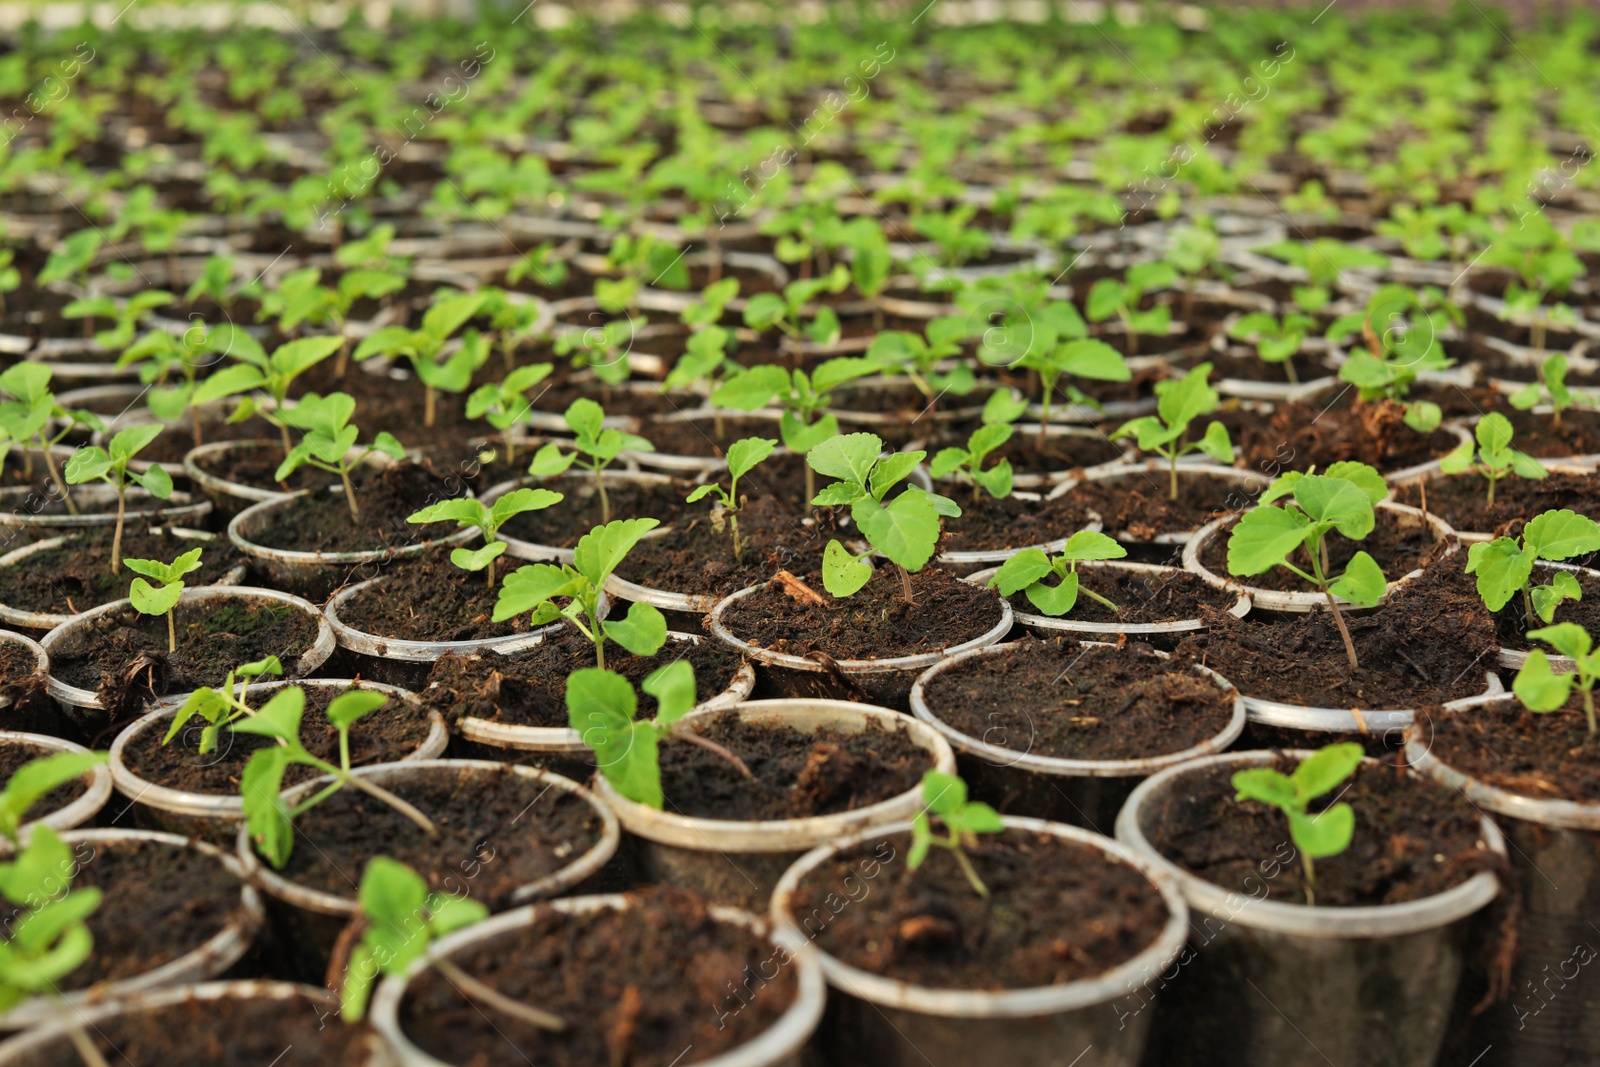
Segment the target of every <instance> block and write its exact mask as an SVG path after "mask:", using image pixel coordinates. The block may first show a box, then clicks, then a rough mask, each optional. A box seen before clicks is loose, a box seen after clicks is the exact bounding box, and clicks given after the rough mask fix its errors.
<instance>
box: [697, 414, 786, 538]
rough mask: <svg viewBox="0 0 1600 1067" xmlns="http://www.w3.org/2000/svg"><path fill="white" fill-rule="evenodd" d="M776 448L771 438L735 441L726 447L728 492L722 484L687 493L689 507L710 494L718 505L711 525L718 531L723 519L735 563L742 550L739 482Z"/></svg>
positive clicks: (750, 438)
mask: <svg viewBox="0 0 1600 1067" xmlns="http://www.w3.org/2000/svg"><path fill="white" fill-rule="evenodd" d="M777 447H778V442H777V441H775V440H773V439H772V438H770V437H746V438H744V439H742V440H739V441H735V442H734V443H733V444H731V445H729V446H728V456H727V459H728V488H727V489H723V488H722V486H721V484H719V483H716V482H712V483H711V484H709V485H697V486H695V487H694V489H693V490H692V491H691V492H690V493H689V497H688V503H690V504H693V503H695V502H696V501H698V500H704V499H705V498H706V497H708V496H710V495H712V494H713V493H715V494H716V496H717V502H716V503H715V504H714V505H713V506H712V509H711V522H712V524H713V525H714V526H715V527H716V529H717V530H718V531H721V529H722V526H723V520H724V518H726V520H727V525H728V530H729V532H730V534H731V535H732V537H733V558H734V559H736V560H737V559H738V558H739V555H740V553H741V551H742V549H743V546H742V545H740V544H739V509H740V508H741V507H742V506H743V502H742V501H741V500H740V499H739V479H740V478H743V477H744V476H745V475H746V474H749V473H750V471H751V470H753V469H754V468H755V466H756V464H758V463H760V462H761V461H762V460H764V459H766V458H767V457H768V456H770V455H772V453H773V450H774V449H776V448H777Z"/></svg>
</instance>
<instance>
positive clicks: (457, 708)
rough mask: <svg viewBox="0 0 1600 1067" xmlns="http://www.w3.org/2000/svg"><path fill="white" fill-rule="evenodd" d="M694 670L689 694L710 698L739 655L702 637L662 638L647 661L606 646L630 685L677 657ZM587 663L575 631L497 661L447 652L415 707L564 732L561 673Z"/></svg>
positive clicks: (643, 704)
mask: <svg viewBox="0 0 1600 1067" xmlns="http://www.w3.org/2000/svg"><path fill="white" fill-rule="evenodd" d="M680 658H681V659H687V660H688V661H689V663H690V665H692V666H693V667H694V682H695V690H696V695H697V696H698V697H699V699H700V700H710V699H711V698H712V697H714V696H716V695H717V694H718V693H721V692H722V691H723V690H725V689H727V688H728V686H729V685H730V684H731V683H732V681H733V676H734V674H735V673H736V672H737V671H738V670H739V667H740V665H741V664H742V663H743V662H744V657H742V656H740V655H739V653H737V652H735V651H734V650H733V649H731V648H729V647H728V646H727V645H724V644H723V643H722V642H720V641H709V640H703V641H700V642H699V643H697V644H693V645H690V646H688V650H687V651H685V646H684V645H681V644H679V643H677V642H671V641H669V642H668V643H667V644H666V645H663V646H662V648H661V651H660V652H658V653H656V654H655V655H654V656H635V655H633V654H632V653H630V652H628V651H627V650H626V649H623V648H622V647H621V646H619V645H616V644H609V645H607V646H606V669H607V670H612V671H616V672H617V673H619V674H621V675H622V676H623V677H624V678H627V679H628V680H629V681H630V682H633V683H634V685H635V686H637V685H638V683H639V682H640V681H642V680H643V679H644V677H645V675H647V674H649V673H650V672H651V671H653V670H655V669H656V668H657V667H662V666H665V665H666V664H668V663H671V662H673V661H674V660H676V659H680ZM593 666H594V645H593V644H591V643H590V641H589V639H588V638H586V637H584V636H583V635H582V634H579V633H577V632H576V631H574V630H571V629H566V630H560V631H557V632H556V633H554V634H551V635H550V636H549V637H548V638H546V639H545V640H544V641H543V642H541V643H540V644H538V645H535V646H534V647H533V648H530V649H528V650H526V651H524V652H518V653H516V654H515V655H510V656H503V655H501V654H500V653H498V652H487V653H484V654H482V655H477V656H457V655H455V654H453V653H452V654H448V655H445V656H442V657H440V659H439V662H438V663H436V664H435V665H434V668H433V673H432V674H430V675H428V685H427V688H426V689H424V690H423V692H422V694H421V696H422V702H423V705H424V706H425V707H427V708H430V709H433V710H436V711H438V712H439V713H440V714H442V715H444V717H445V719H446V720H447V721H449V722H450V723H451V724H452V725H453V724H455V723H457V722H459V721H460V720H462V719H465V718H478V719H488V720H490V721H492V722H504V723H511V724H514V725H517V726H543V727H552V726H554V727H565V726H567V725H568V722H567V698H566V693H567V675H569V674H571V673H572V672H573V671H575V670H578V669H579V668H581V667H593ZM654 707H655V697H652V696H650V695H649V694H648V693H644V692H640V693H639V712H640V714H641V715H644V716H645V717H647V718H648V717H650V716H651V715H653V714H655V713H654V711H652V710H651V709H653V708H654Z"/></svg>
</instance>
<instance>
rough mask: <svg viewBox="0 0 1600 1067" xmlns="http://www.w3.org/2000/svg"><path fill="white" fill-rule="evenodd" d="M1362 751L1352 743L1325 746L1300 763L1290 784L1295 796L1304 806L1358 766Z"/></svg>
mask: <svg viewBox="0 0 1600 1067" xmlns="http://www.w3.org/2000/svg"><path fill="white" fill-rule="evenodd" d="M1365 755H1366V752H1365V750H1364V749H1363V748H1362V747H1361V746H1360V745H1358V744H1356V743H1355V742H1353V741H1346V742H1344V743H1342V744H1335V745H1325V746H1324V747H1322V748H1320V749H1318V750H1317V751H1316V752H1313V753H1312V754H1311V755H1309V756H1307V757H1306V758H1305V759H1303V760H1301V761H1300V765H1299V766H1298V767H1296V768H1295V770H1294V774H1292V775H1291V776H1290V781H1291V782H1292V783H1293V784H1294V791H1295V796H1296V797H1297V798H1298V799H1299V800H1300V802H1301V804H1302V805H1304V803H1305V802H1306V801H1309V800H1314V799H1316V798H1317V797H1320V796H1321V795H1322V794H1324V793H1326V792H1328V791H1329V790H1331V789H1333V788H1334V787H1335V786H1337V785H1339V783H1341V782H1343V781H1344V780H1345V779H1346V778H1348V777H1350V775H1351V774H1352V773H1354V771H1355V769H1356V768H1357V767H1359V766H1361V760H1362V759H1363V757H1364V756H1365Z"/></svg>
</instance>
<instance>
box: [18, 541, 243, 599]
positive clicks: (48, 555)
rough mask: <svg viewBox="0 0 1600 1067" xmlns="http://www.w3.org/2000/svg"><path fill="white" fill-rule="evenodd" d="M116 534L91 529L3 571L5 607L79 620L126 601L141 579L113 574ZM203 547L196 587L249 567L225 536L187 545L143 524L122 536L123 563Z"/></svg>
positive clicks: (193, 580) (193, 578) (167, 558)
mask: <svg viewBox="0 0 1600 1067" xmlns="http://www.w3.org/2000/svg"><path fill="white" fill-rule="evenodd" d="M112 534H113V530H112V528H111V527H109V526H104V527H91V528H90V529H87V530H84V531H82V532H81V533H77V534H74V535H72V537H71V539H70V540H68V541H67V542H65V543H64V544H62V545H61V547H59V548H47V549H45V550H43V551H41V552H36V553H34V554H33V555H31V556H29V557H28V558H27V560H26V561H25V562H23V563H22V564H20V565H18V566H15V567H0V604H5V605H6V606H7V607H11V608H16V609H18V610H20V611H38V612H46V613H49V614H53V615H77V614H79V613H80V612H84V611H88V610H89V609H90V608H97V607H99V606H100V605H101V604H108V603H110V602H111V601H113V600H121V599H122V598H123V597H125V596H127V595H128V585H129V583H130V582H131V581H132V580H133V579H134V577H136V576H135V575H134V573H133V572H132V571H130V570H128V569H127V568H126V567H124V568H123V570H122V573H121V574H115V575H114V574H112V573H111V538H112ZM202 545H203V546H204V548H205V551H204V552H202V553H201V554H200V569H199V570H198V571H194V572H191V573H190V574H188V575H186V576H185V577H184V582H185V583H186V584H188V585H190V586H200V585H214V584H216V583H217V582H218V581H220V580H221V579H222V576H223V575H224V574H226V573H227V572H228V571H229V570H232V569H233V568H234V567H237V566H238V565H239V564H240V563H241V562H243V557H241V556H240V554H239V550H238V549H236V548H235V547H233V543H232V542H231V541H229V540H228V539H227V538H225V537H215V538H212V539H211V540H209V541H205V542H200V541H191V540H184V539H181V538H177V537H174V536H172V535H170V534H167V533H165V532H164V531H163V530H162V528H161V527H159V526H158V527H155V528H154V529H153V530H152V529H149V528H146V527H145V526H144V525H142V524H141V525H137V526H132V525H130V526H129V527H128V528H127V529H125V530H123V531H122V558H123V559H155V560H160V561H162V562H163V563H170V562H171V561H172V560H173V559H174V558H175V557H177V556H178V555H180V554H181V553H184V552H187V551H189V550H190V549H192V548H199V547H201V546H202Z"/></svg>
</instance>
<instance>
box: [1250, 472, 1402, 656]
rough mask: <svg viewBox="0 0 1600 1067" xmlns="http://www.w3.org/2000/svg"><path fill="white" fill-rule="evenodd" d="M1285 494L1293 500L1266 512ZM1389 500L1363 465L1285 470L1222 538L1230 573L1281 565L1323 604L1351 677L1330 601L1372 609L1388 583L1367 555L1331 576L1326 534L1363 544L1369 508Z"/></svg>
mask: <svg viewBox="0 0 1600 1067" xmlns="http://www.w3.org/2000/svg"><path fill="white" fill-rule="evenodd" d="M1291 494H1292V495H1293V496H1294V500H1293V501H1287V502H1285V503H1284V504H1283V506H1282V507H1274V506H1272V502H1273V501H1275V500H1278V499H1279V498H1281V497H1286V496H1289V495H1291ZM1388 494H1389V487H1388V485H1387V484H1385V482H1384V480H1383V476H1382V475H1380V474H1379V473H1378V472H1377V471H1375V470H1373V469H1372V468H1371V467H1368V466H1367V465H1365V464H1363V463H1336V464H1334V465H1333V466H1331V467H1329V468H1328V473H1327V474H1301V473H1300V472H1298V471H1289V472H1287V473H1285V474H1281V475H1279V476H1278V477H1277V479H1276V480H1274V481H1273V483H1272V485H1271V486H1269V487H1268V488H1267V490H1266V491H1265V492H1264V493H1262V494H1261V497H1260V501H1259V505H1260V506H1258V507H1254V508H1251V509H1250V510H1249V511H1247V512H1245V513H1244V515H1243V516H1241V517H1240V519H1239V521H1238V523H1237V524H1236V525H1235V526H1234V528H1233V532H1232V533H1231V534H1230V535H1229V536H1228V573H1230V574H1232V575H1234V576H1235V577H1246V576H1250V575H1256V574H1264V573H1266V572H1267V571H1269V570H1271V569H1272V568H1273V567H1282V568H1284V569H1285V570H1287V571H1289V572H1290V573H1292V574H1295V575H1298V576H1299V577H1300V578H1302V579H1304V580H1305V581H1307V582H1309V583H1311V585H1312V586H1314V587H1315V588H1316V590H1317V591H1318V592H1319V593H1321V594H1322V595H1323V596H1324V597H1325V598H1326V599H1327V601H1328V609H1329V611H1330V612H1331V613H1332V614H1333V621H1334V623H1335V624H1336V625H1337V626H1338V627H1339V636H1340V637H1342V638H1344V650H1345V655H1346V656H1347V657H1348V658H1349V660H1350V670H1351V671H1355V670H1356V669H1357V666H1358V665H1357V663H1356V646H1355V643H1354V642H1353V641H1351V639H1350V630H1349V628H1348V627H1347V626H1346V625H1345V621H1344V613H1343V612H1341V611H1340V610H1339V607H1338V605H1337V604H1335V603H1334V599H1333V598H1334V597H1336V596H1337V597H1340V598H1342V599H1344V600H1345V601H1347V602H1348V603H1351V604H1355V605H1357V606H1359V607H1371V606H1372V605H1374V604H1376V603H1378V601H1380V600H1382V599H1383V596H1384V593H1385V592H1387V590H1388V582H1387V581H1386V580H1385V579H1384V576H1383V571H1382V570H1381V569H1380V568H1379V567H1378V564H1377V561H1376V560H1374V559H1373V558H1372V557H1371V556H1370V555H1369V554H1367V553H1366V552H1365V551H1360V552H1357V553H1356V554H1355V555H1354V556H1352V557H1351V559H1350V562H1349V563H1348V564H1346V565H1345V569H1344V573H1343V574H1341V575H1339V576H1337V577H1335V576H1334V575H1333V574H1331V573H1330V568H1329V566H1328V544H1327V536H1328V534H1329V533H1331V532H1333V531H1335V530H1337V531H1338V532H1339V533H1340V534H1341V535H1342V536H1344V537H1347V538H1349V539H1350V540H1352V541H1360V540H1363V539H1364V538H1365V537H1366V536H1367V535H1368V534H1369V533H1371V532H1372V530H1373V527H1375V526H1376V525H1377V512H1376V511H1375V510H1374V507H1373V506H1374V505H1375V504H1377V503H1378V501H1380V500H1382V499H1383V498H1384V497H1386V496H1388ZM1296 553H1303V554H1304V557H1303V560H1302V562H1304V563H1305V564H1306V566H1308V567H1310V568H1311V570H1310V572H1309V573H1308V572H1307V571H1305V570H1304V569H1302V568H1301V567H1299V566H1297V565H1296V564H1295V563H1293V562H1291V559H1292V558H1293V557H1294V556H1295V554H1296Z"/></svg>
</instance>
